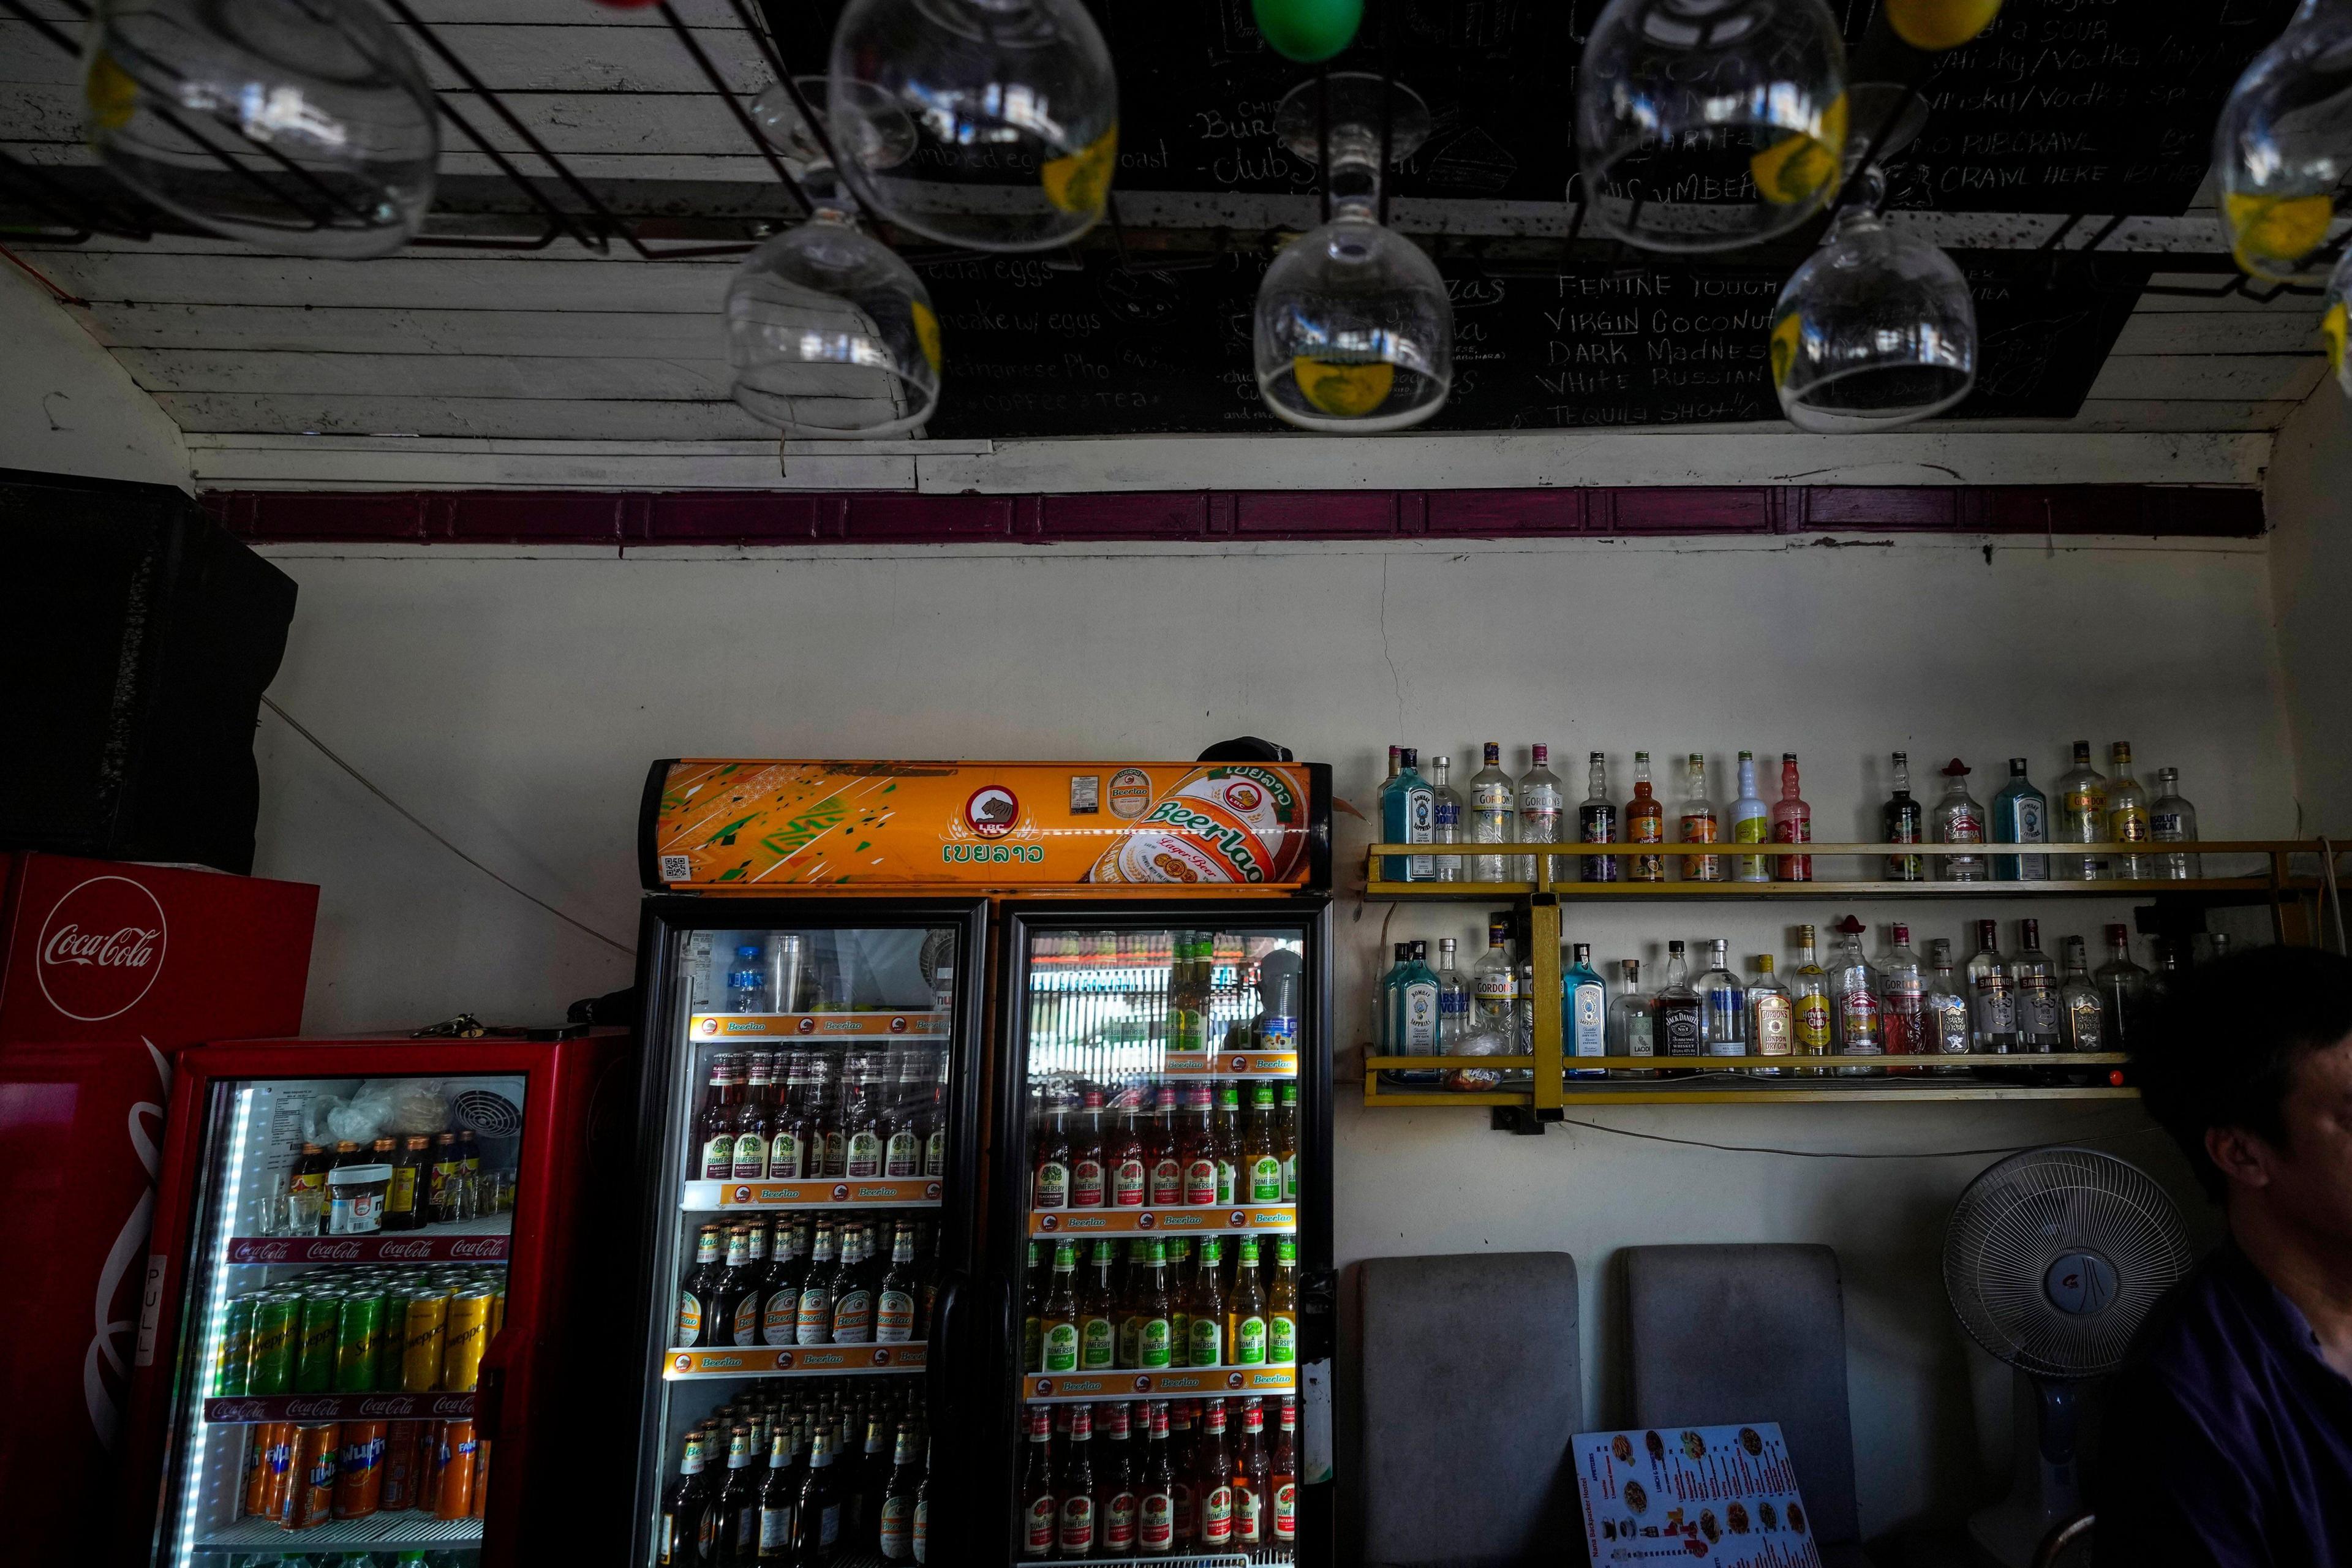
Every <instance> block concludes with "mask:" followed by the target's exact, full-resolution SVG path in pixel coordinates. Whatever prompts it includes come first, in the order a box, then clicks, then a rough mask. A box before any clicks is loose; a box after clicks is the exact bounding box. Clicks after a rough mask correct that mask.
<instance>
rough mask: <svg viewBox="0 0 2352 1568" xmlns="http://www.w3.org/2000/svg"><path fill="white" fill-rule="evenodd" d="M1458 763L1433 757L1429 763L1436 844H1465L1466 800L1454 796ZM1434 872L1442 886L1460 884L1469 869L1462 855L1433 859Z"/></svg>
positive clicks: (1431, 825) (1432, 833)
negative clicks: (1454, 780) (1443, 883)
mask: <svg viewBox="0 0 2352 1568" xmlns="http://www.w3.org/2000/svg"><path fill="white" fill-rule="evenodd" d="M1453 773H1454V759H1453V758H1451V757H1432V758H1431V759H1430V761H1429V841H1430V842H1431V843H1432V844H1460V843H1462V842H1463V841H1464V840H1463V837H1462V834H1463V830H1464V827H1465V824H1464V822H1463V820H1462V797H1461V796H1460V795H1456V794H1454V783H1453ZM1429 859H1430V867H1431V869H1432V870H1433V872H1434V873H1435V876H1436V879H1437V880H1438V881H1441V882H1458V881H1460V880H1462V879H1463V875H1464V873H1465V871H1466V870H1467V869H1468V868H1467V867H1466V866H1465V864H1464V863H1463V860H1462V857H1460V856H1459V855H1433V856H1431V857H1430V858H1429Z"/></svg>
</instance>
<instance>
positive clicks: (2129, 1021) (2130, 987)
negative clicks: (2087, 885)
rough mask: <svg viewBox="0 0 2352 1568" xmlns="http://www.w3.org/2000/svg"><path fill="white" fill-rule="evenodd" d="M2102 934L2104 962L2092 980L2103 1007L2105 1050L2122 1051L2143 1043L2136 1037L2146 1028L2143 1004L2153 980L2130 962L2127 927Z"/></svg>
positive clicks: (2108, 930)
mask: <svg viewBox="0 0 2352 1568" xmlns="http://www.w3.org/2000/svg"><path fill="white" fill-rule="evenodd" d="M2105 934H2106V939H2107V961H2106V962H2105V963H2102V964H2101V965H2099V968H2098V972H2097V973H2095V974H2094V975H2093V976H2092V979H2094V980H2095V981H2096V982H2097V983H2098V987H2099V996H2100V998H2101V1000H2102V1001H2104V1002H2105V1004H2106V1012H2105V1017H2106V1023H2107V1039H2108V1041H2109V1044H2108V1046H2107V1048H2108V1049H2109V1050H2111V1051H2126V1050H2130V1049H2132V1048H2134V1047H2136V1046H2137V1045H2140V1044H2142V1043H2143V1042H2142V1041H2141V1038H2140V1037H2141V1036H2142V1035H2143V1034H2144V1033H2145V1032H2146V1030H2147V1003H2148V997H2149V994H2150V992H2151V991H2152V989H2153V988H2154V984H2155V977H2154V976H2152V975H2150V974H2149V973H2148V972H2147V970H2145V969H2142V968H2141V967H2140V966H2139V965H2138V964H2137V963H2133V962H2132V956H2131V928H2130V927H2129V926H2125V925H2111V926H2108V927H2107V928H2106V929H2105Z"/></svg>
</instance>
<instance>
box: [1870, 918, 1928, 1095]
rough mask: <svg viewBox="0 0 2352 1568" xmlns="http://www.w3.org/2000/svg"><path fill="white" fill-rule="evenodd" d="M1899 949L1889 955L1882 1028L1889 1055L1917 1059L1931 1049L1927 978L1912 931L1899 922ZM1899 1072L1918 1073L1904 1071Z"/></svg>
mask: <svg viewBox="0 0 2352 1568" xmlns="http://www.w3.org/2000/svg"><path fill="white" fill-rule="evenodd" d="M1891 934H1892V936H1893V937H1894V941H1895V945H1894V946H1893V947H1892V948H1891V949H1890V950H1889V951H1888V952H1887V954H1886V968H1885V971H1884V979H1883V981H1882V983H1881V985H1880V989H1879V1001H1880V1004H1881V1006H1880V1015H1881V1023H1882V1026H1883V1027H1884V1028H1885V1031H1886V1054H1887V1055H1888V1056H1890V1057H1909V1056H1916V1055H1918V1054H1919V1053H1920V1052H1922V1051H1926V1050H1928V1049H1931V1048H1932V1047H1930V1046H1929V1045H1928V1044H1927V1040H1926V1038H1925V1037H1924V1036H1923V1035H1922V1034H1921V1030H1922V1029H1923V1028H1924V1027H1925V1026H1926V1024H1927V975H1926V974H1925V973H1922V972H1921V970H1920V968H1919V955H1918V954H1917V953H1916V952H1912V951H1911V928H1910V927H1909V926H1907V925H1904V924H1902V923H1900V922H1897V923H1896V925H1895V929H1894V931H1893V932H1892V933H1891ZM1895 1070H1896V1071H1899V1072H1909V1071H1912V1070H1914V1069H1912V1068H1896V1069H1895Z"/></svg>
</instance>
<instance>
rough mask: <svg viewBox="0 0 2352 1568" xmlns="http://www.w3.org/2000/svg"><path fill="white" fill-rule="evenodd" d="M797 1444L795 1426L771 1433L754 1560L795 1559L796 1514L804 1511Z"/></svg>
mask: <svg viewBox="0 0 2352 1568" xmlns="http://www.w3.org/2000/svg"><path fill="white" fill-rule="evenodd" d="M795 1451H796V1445H795V1443H794V1441H793V1428H792V1427H790V1426H777V1427H776V1428H774V1429H773V1430H772V1431H771V1432H770V1433H769V1435H768V1469H767V1473H766V1474H765V1475H763V1476H762V1477H761V1479H760V1526H759V1534H758V1543H757V1545H756V1546H755V1547H754V1549H753V1555H752V1561H754V1562H756V1563H771V1564H774V1565H776V1568H783V1565H784V1564H787V1563H790V1562H791V1561H792V1552H793V1514H795V1513H797V1512H798V1511H799V1510H800V1501H801V1481H802V1477H801V1476H800V1474H799V1472H798V1471H797V1470H796V1469H795V1468H794V1467H793V1458H794V1455H795Z"/></svg>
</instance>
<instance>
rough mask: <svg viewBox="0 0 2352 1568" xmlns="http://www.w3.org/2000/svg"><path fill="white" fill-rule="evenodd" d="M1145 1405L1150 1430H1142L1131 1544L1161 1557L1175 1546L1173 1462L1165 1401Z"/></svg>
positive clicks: (1144, 1552) (1174, 1476)
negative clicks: (1140, 1462)
mask: <svg viewBox="0 0 2352 1568" xmlns="http://www.w3.org/2000/svg"><path fill="white" fill-rule="evenodd" d="M1148 1408H1149V1411H1150V1430H1149V1431H1148V1432H1146V1433H1145V1434H1144V1439H1143V1466H1142V1471H1141V1473H1140V1474H1139V1476H1138V1477H1137V1478H1136V1486H1135V1489H1136V1492H1137V1497H1138V1500H1137V1504H1136V1514H1135V1545H1136V1550H1137V1551H1138V1552H1141V1553H1142V1554H1143V1555H1144V1556H1146V1557H1164V1556H1166V1555H1168V1554H1169V1553H1170V1552H1174V1551H1175V1550H1176V1466H1175V1463H1174V1461H1173V1460H1172V1459H1171V1457H1170V1455H1169V1452H1168V1402H1167V1401H1166V1400H1164V1399H1155V1400H1153V1401H1152V1402H1151V1403H1150V1406H1149V1407H1148Z"/></svg>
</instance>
